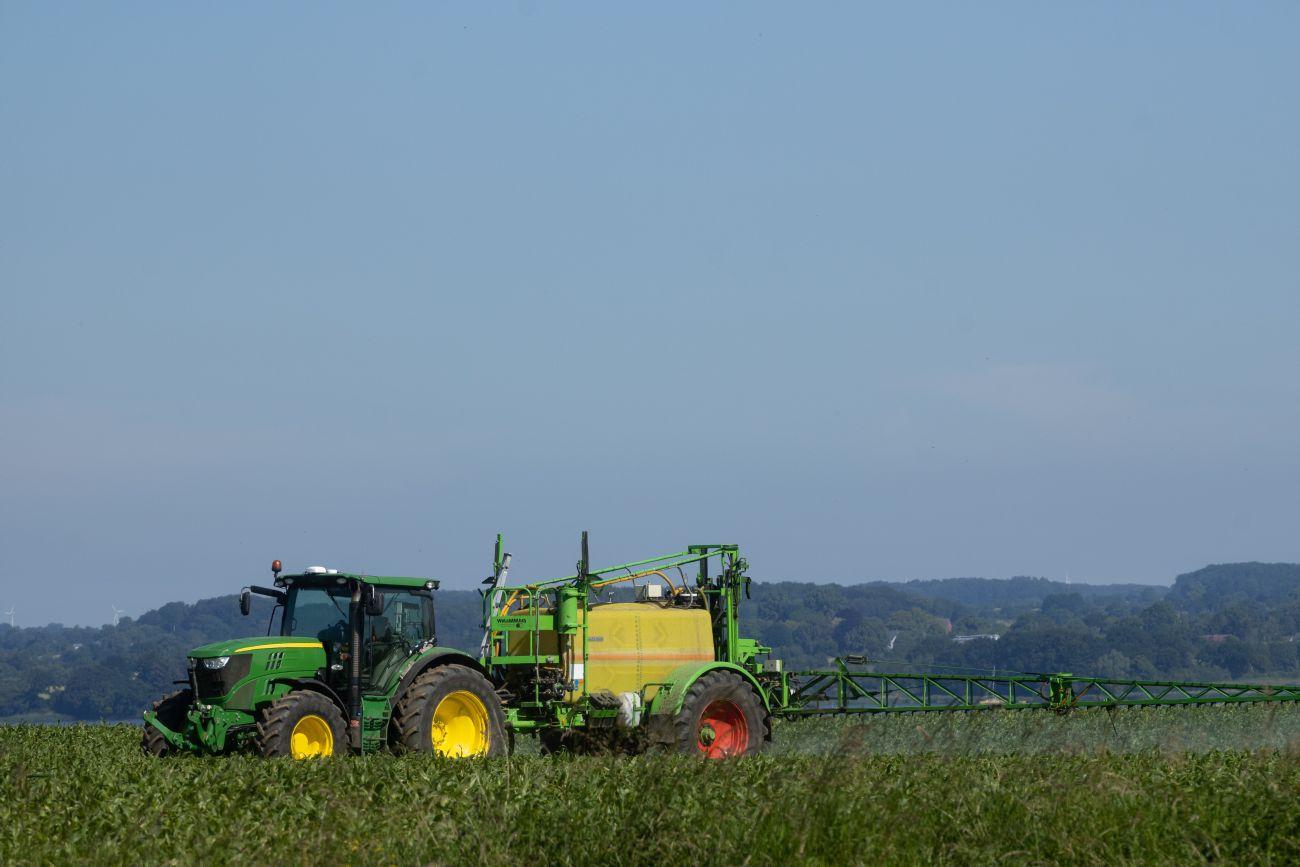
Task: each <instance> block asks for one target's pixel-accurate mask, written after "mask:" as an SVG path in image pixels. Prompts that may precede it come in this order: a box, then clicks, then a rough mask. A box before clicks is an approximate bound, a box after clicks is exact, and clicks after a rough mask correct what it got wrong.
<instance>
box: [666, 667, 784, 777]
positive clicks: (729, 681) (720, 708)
mask: <svg viewBox="0 0 1300 867" xmlns="http://www.w3.org/2000/svg"><path fill="white" fill-rule="evenodd" d="M674 728H675V735H676V738H675V739H676V742H677V749H678V751H680V752H683V753H690V754H693V755H698V756H703V757H704V758H709V759H722V758H727V757H728V756H743V755H746V754H749V753H757V752H762V751H763V749H764V748H765V747H766V746H767V740H768V718H767V712H766V711H765V710H764V708H763V702H762V700H760V699H759V697H758V694H757V693H755V692H754V689H753V687H751V686H750V685H749V684H748V683H746V682H745V681H744V680H743V679H742V678H741V677H739V676H738V675H736V674H733V673H732V672H729V671H711V672H709V673H708V674H706V675H704V676H703V677H701V678H700V679H699V680H697V681H695V683H693V684H691V688H690V689H688V690H687V691H686V698H685V699H683V701H682V709H681V712H680V713H678V714H677V719H676V720H675V721H674Z"/></svg>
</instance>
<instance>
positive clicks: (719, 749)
mask: <svg viewBox="0 0 1300 867" xmlns="http://www.w3.org/2000/svg"><path fill="white" fill-rule="evenodd" d="M695 746H696V747H697V748H698V749H699V751H700V752H701V753H703V754H704V755H705V756H706V757H707V758H710V759H721V758H725V757H726V756H739V755H743V754H744V752H745V751H746V750H747V749H749V723H747V722H745V713H744V711H742V710H741V709H740V708H739V707H737V705H736V703H735V702H733V701H727V700H726V699H719V700H718V701H715V702H712V703H711V704H709V706H708V707H706V708H705V709H704V713H702V714H700V726H699V729H698V731H697V732H696V738H695Z"/></svg>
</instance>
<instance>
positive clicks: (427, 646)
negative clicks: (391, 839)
mask: <svg viewBox="0 0 1300 867" xmlns="http://www.w3.org/2000/svg"><path fill="white" fill-rule="evenodd" d="M509 566H510V554H508V553H505V552H504V549H503V546H502V542H501V537H500V536H498V537H497V542H496V547H495V550H494V553H493V570H492V575H491V577H489V578H488V579H486V580H485V581H484V584H485V585H487V586H486V587H485V588H484V589H483V591H482V595H483V618H482V627H483V641H482V643H481V645H480V647H479V648H478V653H477V655H474V654H471V653H468V652H466V651H463V650H458V649H454V648H449V647H442V646H440V645H439V644H438V640H437V631H436V628H435V625H436V624H435V617H434V613H435V611H434V591H436V590H437V589H438V586H439V582H438V581H436V580H432V579H426V578H398V577H380V576H371V575H360V574H355V573H348V572H339V571H336V570H333V569H325V568H322V567H312V568H310V569H307V570H305V571H304V572H302V573H298V574H284V573H283V571H282V569H281V565H280V561H279V560H276V561H275V562H274V563H273V564H272V567H271V568H272V573H273V577H274V582H273V584H274V586H272V587H260V586H250V587H245V588H244V589H243V591H242V592H241V594H240V608H241V611H242V612H243V613H244V614H245V615H247V614H248V613H249V612H250V611H251V599H252V596H253V595H260V596H264V597H269V598H270V599H272V600H274V603H275V607H274V608H273V609H272V616H271V623H274V621H275V612H276V611H277V610H278V611H279V613H280V628H279V634H278V635H264V636H259V637H256V638H240V639H231V640H227V641H219V642H215V643H213V644H208V645H205V646H203V647H199V648H195V649H194V650H193V651H191V652H190V654H189V658H188V663H189V671H188V677H187V679H186V680H184V681H178V683H181V684H184V685H185V688H184V689H181V690H180V691H178V692H175V693H173V694H171V695H169V696H167V697H165V698H163V699H162V700H160V701H159V702H157V703H156V704H155V705H154V707H153V709H152V710H150V711H146V712H145V714H144V734H143V748H144V751H145V752H146V753H147V754H149V755H154V756H163V755H170V754H175V753H183V752H191V753H225V752H231V751H235V750H241V749H252V750H256V751H257V752H259V753H261V754H262V755H264V756H292V757H294V758H300V759H301V758H311V757H316V756H329V755H336V754H342V753H347V752H352V753H369V752H374V751H378V750H381V749H385V748H389V749H395V750H398V751H413V752H425V753H437V754H441V755H444V756H453V757H463V756H493V755H503V754H505V753H507V752H508V751H509V750H510V748H511V746H512V745H513V742H514V739H515V737H516V735H521V734H527V735H534V736H536V737H538V738H539V740H540V744H541V747H542V748H543V750H544V751H548V752H550V751H554V750H557V749H575V750H582V749H590V748H596V747H617V748H625V749H631V750H639V749H642V748H645V747H649V746H659V747H666V748H668V749H671V750H675V751H680V752H684V753H692V754H697V755H701V756H706V757H709V758H721V757H725V756H735V755H743V754H746V753H755V752H759V751H761V750H763V749H764V748H765V747H766V745H767V744H768V743H769V742H770V741H771V738H772V720H773V719H774V718H776V717H786V718H798V717H807V716H814V715H822V714H868V713H920V712H940V711H980V710H990V709H994V708H1001V709H1008V710H1024V709H1040V710H1052V711H1058V712H1067V711H1069V710H1071V709H1074V708H1084V707H1111V708H1114V707H1153V706H1167V705H1204V704H1240V703H1253V702H1278V701H1300V687H1297V686H1262V685H1248V684H1235V683H1191V682H1182V681H1155V680H1112V679H1106V678H1095V677H1078V676H1075V675H1072V674H1059V673H1058V674H1004V675H993V676H984V675H969V674H951V675H950V674H889V673H881V672H877V671H872V670H869V669H868V668H867V667H866V666H868V665H869V662H868V660H866V659H865V658H864V657H855V656H846V657H842V658H839V659H835V660H833V661H832V662H831V664H830V665H829V667H827V668H826V669H822V670H805V671H787V670H785V668H784V666H783V664H782V662H781V660H778V659H773V658H771V648H768V647H763V646H762V645H760V644H759V642H758V641H756V640H754V639H752V638H743V637H741V634H740V624H739V617H738V612H739V608H740V605H741V602H742V597H743V598H748V596H749V587H750V580H751V579H750V578H749V577H748V575H746V571H747V569H748V564H747V563H746V562H745V559H744V558H743V557H741V556H740V552H739V549H738V548H737V546H735V545H691V546H689V547H688V548H687V549H686V550H685V551H679V552H677V553H673V554H666V555H664V556H661V557H653V558H650V559H648V560H640V561H637V562H635V563H626V564H622V565H619V566H610V567H605V568H601V569H593V568H591V566H590V559H589V553H588V541H587V534H586V533H583V534H582V549H581V558H580V559H579V560H578V563H577V571H576V573H575V574H573V575H569V576H566V577H563V578H556V579H552V580H548V581H538V582H534V583H528V584H522V585H513V586H512V585H510V584H509V583H508V579H509ZM268 631H270V627H269V625H268Z"/></svg>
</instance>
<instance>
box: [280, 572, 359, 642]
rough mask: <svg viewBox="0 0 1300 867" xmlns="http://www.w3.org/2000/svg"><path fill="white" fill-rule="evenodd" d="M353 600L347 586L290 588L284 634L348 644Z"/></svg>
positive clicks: (297, 586) (282, 628) (282, 630)
mask: <svg viewBox="0 0 1300 867" xmlns="http://www.w3.org/2000/svg"><path fill="white" fill-rule="evenodd" d="M351 598H352V594H351V591H350V590H349V589H348V587H347V585H342V586H340V585H334V586H332V587H303V586H300V585H295V586H293V587H290V588H289V598H288V599H287V600H286V605H285V611H284V621H283V623H282V624H281V626H280V634H281V635H296V636H300V637H303V638H315V639H318V640H319V641H322V642H331V641H339V642H343V641H347V638H348V603H349V601H350V600H351Z"/></svg>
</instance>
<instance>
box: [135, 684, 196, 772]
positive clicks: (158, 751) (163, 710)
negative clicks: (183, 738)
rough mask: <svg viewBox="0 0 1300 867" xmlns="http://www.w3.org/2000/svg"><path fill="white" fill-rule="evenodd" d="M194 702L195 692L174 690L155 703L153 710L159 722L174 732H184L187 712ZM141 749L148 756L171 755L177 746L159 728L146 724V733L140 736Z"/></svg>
mask: <svg viewBox="0 0 1300 867" xmlns="http://www.w3.org/2000/svg"><path fill="white" fill-rule="evenodd" d="M193 702H194V693H193V691H191V690H188V689H182V690H179V691H177V692H173V693H172V694H171V695H166V696H163V697H162V698H160V699H158V700H157V701H156V702H154V703H153V712H154V714H155V715H156V716H157V717H158V722H160V723H162V724H163V725H165V726H167V728H169V729H171V730H172V731H174V732H183V731H184V730H185V713H186V711H188V710H189V709H190V705H191V704H192V703H193ZM140 749H142V750H144V754H145V755H146V756H159V757H161V756H170V755H175V753H176V748H175V747H174V746H172V745H171V744H170V743H168V742H167V738H165V737H163V733H162V732H160V731H158V729H156V728H154V727H153V726H151V725H149V723H145V724H144V734H143V735H141V737H140Z"/></svg>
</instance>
